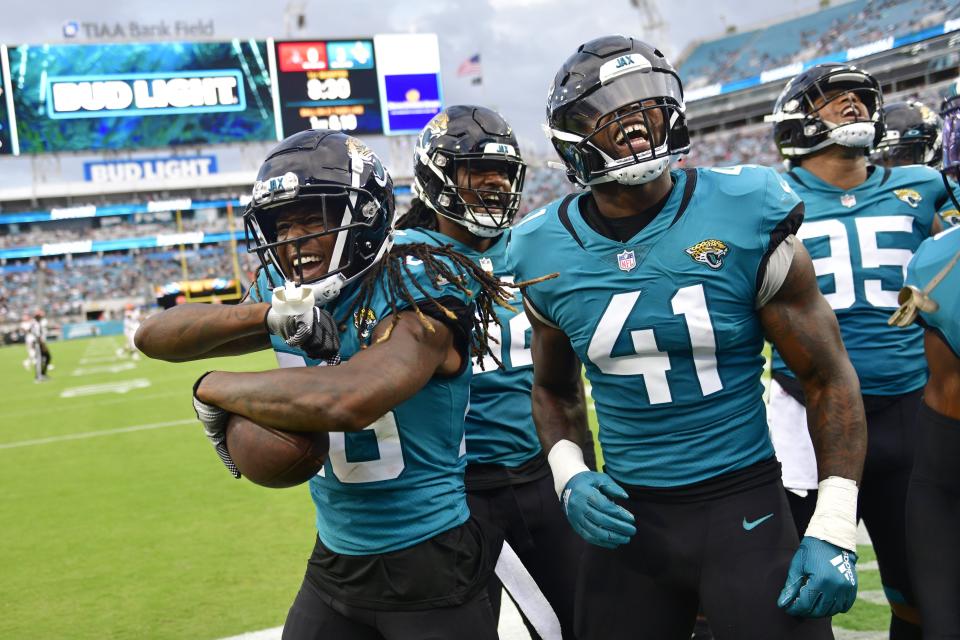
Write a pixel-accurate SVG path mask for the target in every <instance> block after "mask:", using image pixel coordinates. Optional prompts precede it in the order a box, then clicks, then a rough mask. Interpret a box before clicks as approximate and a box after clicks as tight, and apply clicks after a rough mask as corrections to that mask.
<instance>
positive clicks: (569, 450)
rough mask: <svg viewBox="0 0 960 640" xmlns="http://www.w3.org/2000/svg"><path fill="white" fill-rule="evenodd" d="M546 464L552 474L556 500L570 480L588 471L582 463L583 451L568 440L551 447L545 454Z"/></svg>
mask: <svg viewBox="0 0 960 640" xmlns="http://www.w3.org/2000/svg"><path fill="white" fill-rule="evenodd" d="M547 464H549V465H550V471H552V472H553V488H554V490H556V492H557V498H559V497H560V496H561V495H563V490H564V488H566V486H567V483H568V482H570V478H572V477H573V476H575V475H577V474H578V473H581V472H583V471H590V469H589V468H588V467H587V465H586V464H584V462H583V449H581V448H580V447H579V446H578V445H576V444H574V443H573V442H570V441H569V440H561V441H560V442H558V443H556V444H555V445H553V447H552V448H551V449H550V453H549V454H547Z"/></svg>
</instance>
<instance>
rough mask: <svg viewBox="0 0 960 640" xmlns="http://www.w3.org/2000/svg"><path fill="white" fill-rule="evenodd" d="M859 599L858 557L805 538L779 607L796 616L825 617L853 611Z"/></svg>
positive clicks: (814, 539) (784, 588)
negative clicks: (852, 608)
mask: <svg viewBox="0 0 960 640" xmlns="http://www.w3.org/2000/svg"><path fill="white" fill-rule="evenodd" d="M856 599H857V554H856V553H854V552H853V551H847V550H846V549H841V548H840V547H838V546H836V545H834V544H831V543H829V542H825V541H823V540H821V539H819V538H814V537H811V536H804V537H803V540H801V541H800V548H799V549H797V552H796V553H795V554H794V555H793V560H792V561H791V562H790V571H788V572H787V584H786V585H785V586H784V587H783V591H781V592H780V598H779V599H778V600H777V606H779V607H780V608H781V609H783V610H785V611H786V612H787V613H789V614H790V615H792V616H799V617H802V618H825V617H827V616H832V615H835V614H837V613H845V612H846V611H849V610H850V607H852V606H853V603H854V601H855V600H856Z"/></svg>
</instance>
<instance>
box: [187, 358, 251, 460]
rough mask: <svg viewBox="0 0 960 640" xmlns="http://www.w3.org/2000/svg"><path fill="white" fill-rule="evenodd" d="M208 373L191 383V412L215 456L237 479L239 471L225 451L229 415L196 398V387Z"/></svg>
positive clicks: (228, 453)
mask: <svg viewBox="0 0 960 640" xmlns="http://www.w3.org/2000/svg"><path fill="white" fill-rule="evenodd" d="M210 373H212V371H207V373H205V374H203V375H202V376H200V377H199V378H197V381H196V382H194V383H193V410H194V412H196V414H197V419H198V420H199V421H200V423H201V424H202V425H203V431H204V433H205V434H206V435H207V440H209V441H210V444H212V445H213V448H214V449H216V451H217V455H218V456H220V460H221V461H223V464H224V466H225V467H227V471H229V472H230V475H232V476H233V477H234V478H239V477H240V470H239V469H237V465H235V464H234V463H233V458H231V457H230V452H229V451H227V420H229V419H230V413H229V412H228V411H224V410H223V409H221V408H220V407H218V406H216V405H213V404H207V403H206V402H204V401H203V400H200V399H199V398H197V387H199V386H200V383H201V382H202V381H203V379H204V378H206V377H207V375H209V374H210Z"/></svg>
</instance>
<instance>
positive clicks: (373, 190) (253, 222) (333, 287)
mask: <svg viewBox="0 0 960 640" xmlns="http://www.w3.org/2000/svg"><path fill="white" fill-rule="evenodd" d="M294 206H296V207H299V208H300V209H301V210H303V212H304V213H303V215H304V216H311V217H313V218H316V219H318V220H319V219H322V221H323V231H319V232H317V233H310V234H306V235H302V236H298V237H294V238H288V239H284V240H278V238H277V218H278V214H279V213H281V212H283V211H285V210H287V209H289V208H291V207H294ZM243 220H244V227H245V230H246V240H247V250H248V251H249V252H251V253H256V254H257V256H258V257H259V258H260V262H261V263H262V264H263V265H264V267H265V268H267V273H268V274H270V273H271V270H270V269H269V267H273V268H274V269H276V271H277V272H279V273H280V275H281V277H282V278H283V280H284V282H283V283H277V282H273V285H274V286H281V285H283V284H285V283H295V284H297V285H308V286H310V287H311V289H312V290H313V293H314V295H315V297H316V299H317V301H318V302H320V303H323V302H328V301H330V300H333V299H334V298H336V297H337V295H339V293H340V291H341V289H342V288H343V287H344V286H345V285H347V284H349V283H350V282H352V281H354V280H356V279H357V278H358V277H359V276H361V275H362V274H363V273H365V272H366V271H367V270H368V269H369V268H370V267H371V266H373V265H374V264H375V263H376V262H377V261H379V260H380V259H381V258H382V257H383V255H384V254H385V253H386V252H387V251H388V250H389V249H390V247H391V246H392V245H393V225H394V202H393V181H392V180H391V178H390V175H389V174H388V173H387V172H386V170H385V169H384V167H383V165H382V164H381V162H380V159H379V158H378V157H377V156H376V154H374V152H373V151H372V150H371V149H370V148H369V147H367V145H365V144H364V143H363V142H361V141H360V140H358V139H356V138H354V137H352V136H348V135H346V134H343V133H339V132H335V131H319V130H309V131H301V132H300V133H296V134H294V135H292V136H290V137H288V138H287V139H286V140H283V141H282V142H281V143H280V144H278V145H277V146H276V147H274V148H273V149H272V150H271V151H270V153H269V154H268V155H267V159H266V160H265V161H264V163H263V165H262V166H261V167H260V172H259V173H258V174H257V182H256V184H254V185H253V196H252V199H251V201H250V204H249V205H248V207H247V209H246V211H245V212H244V214H243ZM329 235H333V236H335V241H334V248H333V253H332V255H330V256H323V257H322V258H321V259H322V260H324V261H326V262H327V270H326V272H325V273H323V274H322V275H320V276H317V277H310V278H308V279H304V277H303V274H304V264H305V262H307V263H308V261H307V260H306V259H307V258H309V257H311V256H306V255H301V250H302V248H303V246H304V244H305V243H306V242H307V241H308V240H311V239H313V238H318V237H321V236H329ZM290 246H292V247H293V250H294V251H295V254H294V258H293V259H292V260H289V261H288V262H289V263H290V264H291V265H292V269H287V268H285V267H284V266H283V265H284V263H283V261H281V260H280V252H282V251H289V249H288V247H290ZM288 255H290V254H288ZM314 257H315V256H314ZM271 279H272V278H271Z"/></svg>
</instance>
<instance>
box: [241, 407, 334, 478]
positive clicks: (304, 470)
mask: <svg viewBox="0 0 960 640" xmlns="http://www.w3.org/2000/svg"><path fill="white" fill-rule="evenodd" d="M329 447H330V438H329V436H328V435H327V433H326V432H324V431H313V432H308V431H300V432H298V431H283V430H282V429H274V428H272V427H265V426H262V425H259V424H257V423H256V422H253V421H252V420H249V419H247V418H245V417H243V416H241V415H237V414H234V415H232V416H230V420H229V421H228V422H227V451H229V452H230V457H231V458H233V462H234V463H235V464H236V465H237V469H239V470H240V473H241V475H243V476H244V477H245V478H247V479H248V480H249V481H250V482H253V483H255V484H258V485H260V486H261V487H269V488H271V489H284V488H286V487H294V486H296V485H298V484H302V483H304V482H306V481H307V480H309V479H310V478H312V477H313V476H315V475H317V473H318V472H319V471H320V469H321V468H322V467H323V463H324V461H326V459H327V450H328V449H329Z"/></svg>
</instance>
